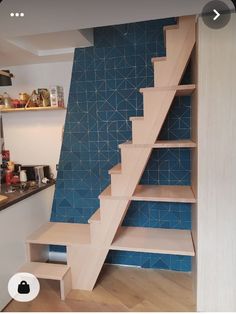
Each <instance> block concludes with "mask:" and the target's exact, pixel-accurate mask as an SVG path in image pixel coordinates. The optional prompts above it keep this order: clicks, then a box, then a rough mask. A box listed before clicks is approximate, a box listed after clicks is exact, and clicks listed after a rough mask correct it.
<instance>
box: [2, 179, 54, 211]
mask: <svg viewBox="0 0 236 314" xmlns="http://www.w3.org/2000/svg"><path fill="white" fill-rule="evenodd" d="M54 184H55V182H51V183H47V184H42V185H41V186H36V187H34V188H29V189H28V190H26V191H24V192H20V190H16V191H15V192H12V193H5V191H6V189H5V185H4V184H3V185H2V186H1V192H0V194H1V195H4V196H7V197H8V198H7V199H6V200H4V201H2V202H0V211H1V210H3V209H5V208H7V207H9V206H11V205H14V204H16V203H18V202H20V201H22V200H24V199H26V198H28V197H30V196H31V195H34V194H36V193H39V192H40V191H42V190H45V189H47V188H49V187H50V186H52V185H54Z"/></svg>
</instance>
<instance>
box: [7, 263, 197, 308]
mask: <svg viewBox="0 0 236 314" xmlns="http://www.w3.org/2000/svg"><path fill="white" fill-rule="evenodd" d="M40 283H41V291H40V294H39V296H38V297H37V298H36V299H35V300H34V301H32V302H29V303H19V302H16V301H12V302H11V303H10V304H9V305H8V306H7V307H6V308H5V310H4V311H5V312H16V311H17V312H23V311H24V312H27V311H32V312H37V311H41V312H45V311H48V312H55V311H58V312H63V311H67V312H73V311H78V312H81V311H84V312H92V311H94V312H102V311H104V312H106V311H113V312H118V311H119V312H129V311H137V312H139V311H140V312H143V311H148V312H152V311H163V312H164V311H170V312H171V311H189V312H191V311H195V305H194V300H193V293H192V279H191V275H190V274H185V273H178V272H170V271H160V270H151V269H150V270H149V269H137V268H131V267H119V266H110V265H105V266H104V267H103V271H102V274H101V276H100V278H99V280H98V283H97V285H96V287H95V289H94V290H93V291H92V292H87V291H76V290H73V291H71V293H70V294H69V296H68V298H67V299H66V301H65V302H63V301H61V300H60V296H59V285H58V283H57V282H54V281H46V280H41V281H40Z"/></svg>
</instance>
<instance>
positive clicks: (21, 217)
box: [0, 186, 55, 311]
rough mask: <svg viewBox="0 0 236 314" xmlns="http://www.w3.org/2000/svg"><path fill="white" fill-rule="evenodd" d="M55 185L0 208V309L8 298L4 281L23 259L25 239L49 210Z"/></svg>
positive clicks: (39, 224)
mask: <svg viewBox="0 0 236 314" xmlns="http://www.w3.org/2000/svg"><path fill="white" fill-rule="evenodd" d="M54 189H55V188H54V186H51V187H49V188H47V189H45V190H43V191H41V192H39V193H37V194H34V195H32V196H30V197H29V198H27V199H25V200H23V201H21V202H19V203H17V204H15V205H12V206H10V207H8V208H6V209H4V210H2V211H0V252H1V258H0V311H1V310H2V309H3V308H4V307H5V306H6V305H7V303H9V302H10V300H11V297H10V295H9V293H8V290H7V284H8V281H9V279H10V278H11V276H13V275H14V274H15V273H17V272H18V271H19V268H20V267H21V266H22V265H23V264H24V263H25V262H26V247H25V239H26V238H27V237H28V236H29V235H30V234H31V233H32V232H34V231H35V230H37V229H38V228H39V227H40V226H41V225H43V224H45V223H47V222H48V220H49V218H50V214H51V208H52V201H53V195H54Z"/></svg>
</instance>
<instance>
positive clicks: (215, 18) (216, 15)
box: [213, 9, 220, 21]
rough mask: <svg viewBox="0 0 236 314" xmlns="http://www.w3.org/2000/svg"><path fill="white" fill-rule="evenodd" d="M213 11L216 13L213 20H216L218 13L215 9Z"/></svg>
mask: <svg viewBox="0 0 236 314" xmlns="http://www.w3.org/2000/svg"><path fill="white" fill-rule="evenodd" d="M213 11H214V13H215V15H216V16H215V17H214V19H213V20H214V21H216V20H217V19H218V17H219V16H220V13H219V12H218V11H217V10H216V9H214V10H213Z"/></svg>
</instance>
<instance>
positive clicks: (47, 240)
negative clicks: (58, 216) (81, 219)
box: [26, 222, 90, 245]
mask: <svg viewBox="0 0 236 314" xmlns="http://www.w3.org/2000/svg"><path fill="white" fill-rule="evenodd" d="M26 242H27V243H38V244H55V245H71V244H88V243H90V227H89V225H88V224H76V223H61V222H48V223H47V224H45V225H43V226H42V227H41V228H39V229H38V230H37V231H35V232H34V233H33V234H31V235H30V236H29V237H28V238H27V239H26Z"/></svg>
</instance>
